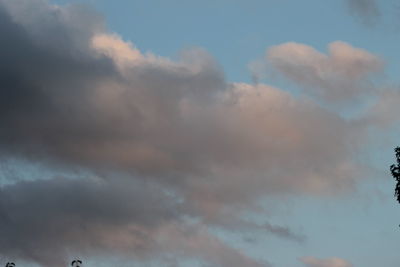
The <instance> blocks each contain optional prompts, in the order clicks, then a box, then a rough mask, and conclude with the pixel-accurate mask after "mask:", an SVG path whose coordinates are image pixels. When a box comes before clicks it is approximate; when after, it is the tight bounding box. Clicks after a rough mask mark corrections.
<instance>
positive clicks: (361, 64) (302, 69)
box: [267, 41, 384, 104]
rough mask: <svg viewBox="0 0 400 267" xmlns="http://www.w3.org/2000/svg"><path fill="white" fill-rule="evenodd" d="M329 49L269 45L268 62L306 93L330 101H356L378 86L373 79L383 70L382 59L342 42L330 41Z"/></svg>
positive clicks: (288, 44) (293, 44)
mask: <svg viewBox="0 0 400 267" xmlns="http://www.w3.org/2000/svg"><path fill="white" fill-rule="evenodd" d="M328 51H329V52H328V54H327V55H326V54H323V53H321V52H319V51H317V50H315V49H314V48H312V47H310V46H307V45H304V44H299V43H285V44H281V45H277V46H273V47H271V48H269V49H268V51H267V61H268V63H269V64H270V65H271V66H272V67H273V68H274V69H275V70H277V71H278V72H279V73H281V74H282V75H283V77H285V78H288V79H289V80H291V81H294V82H296V84H298V85H300V86H301V87H302V88H303V91H304V92H305V93H307V94H310V95H312V96H315V97H318V98H319V99H322V100H324V101H325V102H327V103H334V104H335V103H336V104H338V103H346V102H347V103H349V102H350V103H352V102H351V101H354V100H356V99H361V98H362V97H363V96H364V95H368V94H370V93H371V92H372V91H373V90H374V89H375V88H374V84H373V80H372V79H371V78H372V77H373V75H374V74H378V73H380V72H382V71H383V67H384V62H383V60H382V59H380V58H379V57H378V56H376V55H374V54H371V53H369V52H367V51H366V50H363V49H360V48H355V47H353V46H351V45H349V44H347V43H344V42H340V41H337V42H333V43H331V44H329V46H328Z"/></svg>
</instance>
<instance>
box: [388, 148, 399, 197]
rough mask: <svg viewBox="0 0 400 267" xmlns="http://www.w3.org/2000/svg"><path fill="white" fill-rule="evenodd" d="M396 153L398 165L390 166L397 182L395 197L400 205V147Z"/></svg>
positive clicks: (396, 149)
mask: <svg viewBox="0 0 400 267" xmlns="http://www.w3.org/2000/svg"><path fill="white" fill-rule="evenodd" d="M394 151H395V153H396V161H397V164H393V165H392V166H390V171H391V173H392V176H393V178H394V179H395V180H396V182H397V183H396V188H395V190H394V196H395V197H396V199H397V201H398V202H399V203H400V147H396V148H395V149H394Z"/></svg>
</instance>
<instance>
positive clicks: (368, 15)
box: [346, 0, 381, 26]
mask: <svg viewBox="0 0 400 267" xmlns="http://www.w3.org/2000/svg"><path fill="white" fill-rule="evenodd" d="M346 2H347V5H348V8H349V11H350V13H352V14H353V15H355V16H357V17H358V18H359V19H361V21H362V22H363V23H364V24H366V25H368V26H371V25H374V24H375V23H376V21H377V20H378V19H379V17H380V15H381V11H380V8H379V5H378V2H377V1H376V0H346Z"/></svg>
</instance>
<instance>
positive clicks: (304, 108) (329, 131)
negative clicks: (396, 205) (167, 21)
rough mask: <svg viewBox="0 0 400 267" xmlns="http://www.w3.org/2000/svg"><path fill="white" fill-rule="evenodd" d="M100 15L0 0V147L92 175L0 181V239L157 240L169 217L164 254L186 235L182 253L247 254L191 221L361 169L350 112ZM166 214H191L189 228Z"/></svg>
mask: <svg viewBox="0 0 400 267" xmlns="http://www.w3.org/2000/svg"><path fill="white" fill-rule="evenodd" d="M82 14H83V15H82ZM103 24H104V23H103V21H102V19H101V18H99V16H98V15H96V14H92V13H91V12H90V11H88V10H86V9H84V8H82V7H77V6H67V7H60V6H52V5H49V4H47V3H46V2H45V1H40V0H34V1H28V0H26V1H23V0H17V1H6V0H0V36H7V38H5V40H4V43H2V47H1V49H0V73H1V75H0V128H1V129H2V131H1V132H0V149H1V157H5V158H11V157H12V158H20V159H23V160H24V161H30V162H41V164H43V166H46V167H47V168H49V169H51V170H52V172H57V170H59V169H70V168H71V169H74V170H77V169H78V170H79V169H83V170H85V171H87V172H89V173H95V174H96V175H97V176H99V177H101V179H100V182H99V181H93V180H90V179H89V178H79V179H78V178H77V179H78V180H67V179H64V178H53V179H50V180H39V181H32V182H15V183H14V184H12V185H8V186H5V187H3V188H2V191H1V195H0V203H1V209H0V217H1V218H2V219H1V220H0V224H1V226H2V227H1V229H2V230H0V231H2V236H3V235H4V236H5V238H4V242H3V239H2V241H1V242H3V243H0V244H1V245H0V246H1V249H2V251H4V252H3V253H5V254H9V255H15V257H21V258H24V259H28V260H32V261H36V262H40V263H42V264H44V265H48V266H54V265H52V264H55V262H56V263H58V260H57V259H64V260H65V258H66V256H67V255H68V252H69V251H77V250H80V251H83V253H85V252H87V253H94V252H95V251H97V250H103V251H104V250H108V249H110V250H113V249H115V250H116V251H117V252H121V253H125V254H135V253H131V252H132V251H134V252H137V253H136V254H135V255H143V254H146V253H151V252H153V253H155V254H157V253H160V254H162V252H163V251H165V248H160V246H161V247H165V246H167V244H170V243H171V242H172V241H173V239H174V238H176V236H177V235H178V233H179V235H180V237H179V238H181V240H182V242H179V243H180V244H181V245H176V246H174V253H176V254H179V251H180V252H182V251H185V249H188V248H187V246H186V245H187V244H193V245H192V247H191V248H190V251H187V253H188V255H191V257H200V258H202V259H203V260H205V261H208V262H211V264H215V265H217V266H219V265H220V266H233V265H232V261H234V262H238V263H242V265H239V266H251V265H254V266H259V263H257V262H256V261H254V260H252V259H250V258H248V257H247V256H246V255H244V254H243V253H241V252H240V251H238V250H235V249H233V248H230V247H229V246H227V244H224V243H223V242H222V241H220V240H218V239H216V237H215V236H213V235H212V234H210V233H208V232H207V231H206V230H204V229H203V227H207V226H210V225H212V226H217V227H221V228H224V227H225V228H227V229H229V226H227V223H226V221H224V222H223V223H221V218H224V219H227V220H230V221H232V222H237V221H240V220H239V219H240V218H239V217H240V214H241V212H242V211H243V210H244V209H245V208H249V207H252V206H253V205H254V203H255V202H256V201H257V200H258V199H259V198H261V197H262V196H265V195H268V194H270V195H274V194H281V193H285V194H313V195H327V194H329V195H335V194H339V193H341V192H344V191H346V190H350V189H351V188H352V186H353V183H354V181H355V179H357V178H358V177H361V176H362V174H363V173H360V171H359V169H360V168H359V163H358V162H357V160H356V159H355V158H354V155H355V152H356V151H357V147H358V145H359V144H360V142H362V140H363V135H362V132H363V129H364V128H362V127H360V126H359V125H358V124H355V125H354V124H352V123H351V122H349V121H346V120H344V119H343V118H341V117H340V116H338V115H337V114H335V113H332V112H329V111H327V110H325V109H324V108H322V107H320V106H318V105H317V104H315V103H314V102H311V101H310V100H308V99H303V98H295V97H293V96H292V95H290V94H289V93H287V92H285V91H282V90H280V89H278V88H273V87H271V86H268V85H263V84H257V85H249V84H242V83H234V84H232V83H228V82H226V81H225V80H224V76H223V71H222V70H221V69H220V68H219V67H218V64H217V63H216V62H215V61H214V59H213V58H212V57H211V56H210V55H208V54H207V53H206V52H205V51H203V50H201V49H192V50H189V51H184V52H183V53H182V55H181V57H180V59H178V60H177V61H172V60H169V59H166V58H162V57H158V56H155V55H152V54H146V55H144V54H142V53H141V52H140V51H139V50H138V49H136V48H135V47H134V45H133V44H131V43H129V42H126V41H123V40H122V39H121V38H120V37H119V36H118V35H116V34H112V33H109V32H107V31H106V30H105V27H104V25H103ZM363 73H364V72H363ZM121 176H123V177H124V178H123V179H122V178H120V177H121ZM121 179H122V180H121ZM149 203H153V204H154V205H150V204H149ZM182 218H190V219H192V220H195V221H197V222H198V225H199V226H197V228H195V229H199V230H196V231H194V233H196V234H195V235H188V234H184V233H185V231H184V230H182V229H186V227H188V223H187V222H185V221H182V220H181V219H182ZM174 224H175V225H178V228H177V229H176V228H174V227H172V226H171V225H174ZM28 227H29V229H33V230H27V229H28ZM243 228H245V227H244V226H243ZM264 228H265V230H267V231H269V232H271V233H274V234H276V235H279V236H281V237H284V238H289V239H295V240H300V239H299V235H297V234H295V233H293V232H292V231H290V230H289V229H288V228H285V227H281V226H273V225H266V227H264ZM3 229H4V230H3ZM55 233H57V235H56V234H55ZM171 233H175V234H171ZM56 236H57V238H56ZM160 236H161V237H163V236H164V237H165V238H166V240H167V241H166V240H164V239H160ZM37 240H40V241H41V242H40V244H42V245H40V246H38V244H37ZM77 240H78V242H77ZM191 241H192V243H190V242H191ZM163 244H164V245H163ZM167 247H168V246H167ZM3 248H4V249H3ZM210 248H214V249H210ZM67 249H68V251H66V250H67ZM215 251H221V253H216V252H215ZM153 255H154V254H153ZM56 258H57V259H56Z"/></svg>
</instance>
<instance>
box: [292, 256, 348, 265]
mask: <svg viewBox="0 0 400 267" xmlns="http://www.w3.org/2000/svg"><path fill="white" fill-rule="evenodd" d="M299 260H300V261H301V262H302V263H304V265H305V266H307V267H352V266H353V265H352V264H351V263H350V262H348V261H346V260H344V259H340V258H329V259H318V258H314V257H303V258H300V259H299Z"/></svg>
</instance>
